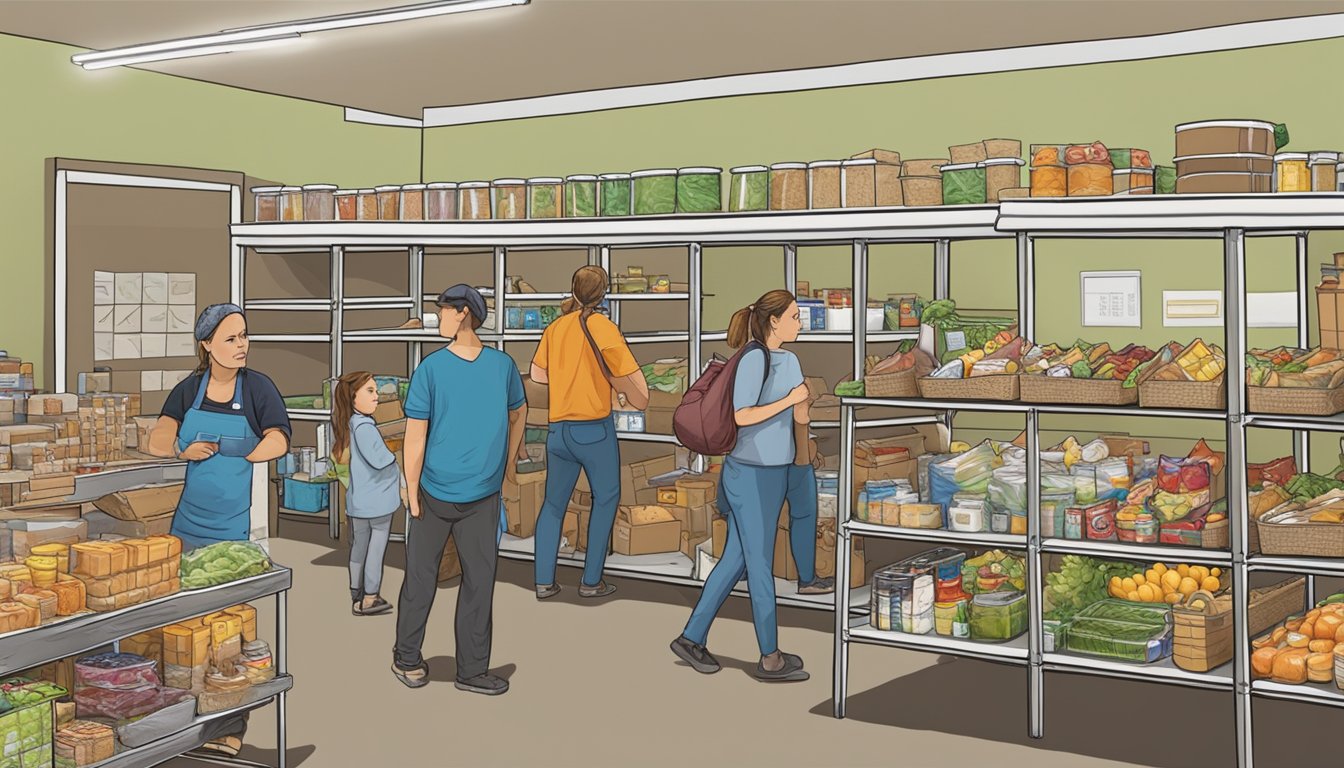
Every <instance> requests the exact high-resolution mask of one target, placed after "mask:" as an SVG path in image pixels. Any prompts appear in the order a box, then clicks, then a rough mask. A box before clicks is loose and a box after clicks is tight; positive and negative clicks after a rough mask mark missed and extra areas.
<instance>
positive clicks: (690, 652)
mask: <svg viewBox="0 0 1344 768" xmlns="http://www.w3.org/2000/svg"><path fill="white" fill-rule="evenodd" d="M672 652H673V653H675V654H677V658H679V659H681V660H682V661H684V662H686V663H687V664H689V665H691V669H694V670H695V671H696V672H699V673H700V674H702V675H712V674H714V673H715V672H718V671H719V670H720V669H723V667H722V666H721V665H720V664H719V660H718V659H716V658H714V656H713V654H711V653H710V652H709V649H708V648H706V647H705V646H703V645H700V644H698V643H693V642H691V641H690V640H687V639H686V638H685V637H680V636H679V637H678V638H677V639H676V640H673V641H672Z"/></svg>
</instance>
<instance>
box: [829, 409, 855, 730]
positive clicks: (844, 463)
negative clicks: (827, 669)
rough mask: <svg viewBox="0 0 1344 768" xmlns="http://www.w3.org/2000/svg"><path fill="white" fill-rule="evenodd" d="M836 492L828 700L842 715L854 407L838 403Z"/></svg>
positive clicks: (846, 662)
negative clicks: (831, 676)
mask: <svg viewBox="0 0 1344 768" xmlns="http://www.w3.org/2000/svg"><path fill="white" fill-rule="evenodd" d="M839 485H840V493H839V495H838V497H837V499H836V501H837V502H838V504H837V511H836V516H837V517H838V518H839V519H838V520H836V523H837V525H836V526H835V529H836V534H835V536H836V540H835V652H834V663H833V664H832V672H833V674H834V675H835V679H834V681H833V682H832V688H831V703H832V705H833V708H834V715H835V717H837V718H843V717H844V716H845V704H846V701H845V700H846V698H847V697H848V696H849V569H850V558H851V557H852V553H851V552H850V534H849V521H850V519H851V517H852V509H853V504H854V487H853V486H854V408H853V407H852V406H849V405H844V404H841V406H840V481H839Z"/></svg>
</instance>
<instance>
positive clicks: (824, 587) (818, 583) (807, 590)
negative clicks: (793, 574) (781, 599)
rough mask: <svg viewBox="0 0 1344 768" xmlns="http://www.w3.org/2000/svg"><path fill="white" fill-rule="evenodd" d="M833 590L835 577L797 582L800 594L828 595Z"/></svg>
mask: <svg viewBox="0 0 1344 768" xmlns="http://www.w3.org/2000/svg"><path fill="white" fill-rule="evenodd" d="M833 592H835V579H820V578H819V579H816V580H815V581H813V582H812V583H811V584H799V585H798V594H800V595H829V594H831V593H833Z"/></svg>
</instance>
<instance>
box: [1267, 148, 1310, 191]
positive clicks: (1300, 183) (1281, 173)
mask: <svg viewBox="0 0 1344 768" xmlns="http://www.w3.org/2000/svg"><path fill="white" fill-rule="evenodd" d="M1310 160H1311V156H1310V155H1308V154H1307V153H1306V152H1280V153H1279V154H1277V155H1275V156H1274V191H1275V192H1310V191H1311V170H1310V165H1309V163H1310Z"/></svg>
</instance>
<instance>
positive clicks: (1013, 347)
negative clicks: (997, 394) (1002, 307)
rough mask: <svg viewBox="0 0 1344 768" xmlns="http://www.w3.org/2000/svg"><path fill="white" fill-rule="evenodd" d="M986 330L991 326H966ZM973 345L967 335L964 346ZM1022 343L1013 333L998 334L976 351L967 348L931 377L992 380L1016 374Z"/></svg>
mask: <svg viewBox="0 0 1344 768" xmlns="http://www.w3.org/2000/svg"><path fill="white" fill-rule="evenodd" d="M969 327H981V328H990V329H992V326H969ZM971 343H973V342H972V341H971V339H970V335H969V331H968V332H967V344H971ZM1025 344H1026V342H1025V340H1024V339H1022V337H1020V336H1017V335H1016V334H1015V332H1014V331H1012V330H1008V331H998V332H997V333H995V334H994V336H993V337H992V338H990V339H989V340H988V341H986V342H984V344H983V345H981V346H979V347H974V348H970V350H969V351H967V352H964V353H962V354H960V355H953V356H952V357H951V359H950V360H948V361H945V362H944V365H943V366H942V367H940V368H938V369H937V370H935V371H934V372H933V373H932V374H930V375H931V376H932V377H933V378H935V379H969V378H972V377H974V376H994V375H1001V374H1013V373H1017V372H1018V370H1019V368H1020V365H1019V363H1018V358H1019V357H1020V356H1021V354H1022V350H1023V348H1024V346H1025Z"/></svg>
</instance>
